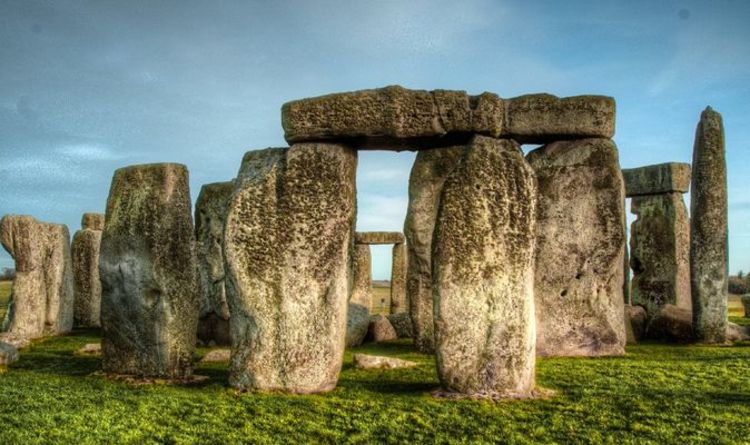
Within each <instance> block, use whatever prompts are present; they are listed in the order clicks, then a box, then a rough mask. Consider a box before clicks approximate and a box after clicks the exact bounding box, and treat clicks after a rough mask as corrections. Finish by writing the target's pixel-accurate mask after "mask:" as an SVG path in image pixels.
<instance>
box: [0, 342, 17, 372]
mask: <svg viewBox="0 0 750 445" xmlns="http://www.w3.org/2000/svg"><path fill="white" fill-rule="evenodd" d="M19 357H20V356H19V354H18V349H16V347H15V346H13V345H11V344H9V343H5V342H3V341H0V366H7V365H10V364H11V363H15V362H17V361H18V359H19Z"/></svg>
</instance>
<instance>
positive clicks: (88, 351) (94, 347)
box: [76, 343, 102, 355]
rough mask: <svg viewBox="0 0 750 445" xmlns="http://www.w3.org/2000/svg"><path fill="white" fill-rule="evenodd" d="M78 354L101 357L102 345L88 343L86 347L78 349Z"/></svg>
mask: <svg viewBox="0 0 750 445" xmlns="http://www.w3.org/2000/svg"><path fill="white" fill-rule="evenodd" d="M76 354H79V355H101V354H102V344H101V343H86V344H85V345H83V346H81V347H80V348H78V350H77V351H76Z"/></svg>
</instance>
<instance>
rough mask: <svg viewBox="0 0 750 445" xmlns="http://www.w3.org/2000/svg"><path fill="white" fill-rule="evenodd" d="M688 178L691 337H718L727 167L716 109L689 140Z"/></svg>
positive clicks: (723, 322) (725, 282) (722, 313)
mask: <svg viewBox="0 0 750 445" xmlns="http://www.w3.org/2000/svg"><path fill="white" fill-rule="evenodd" d="M692 174H693V177H692V182H691V183H690V290H691V294H692V301H693V332H694V334H695V338H696V340H698V341H700V342H705V343H723V342H724V341H725V340H726V331H727V292H728V286H729V271H728V253H727V252H728V251H727V244H728V239H727V171H726V160H725V153H724V125H723V123H722V118H721V115H720V114H719V113H717V112H716V111H714V110H712V109H711V107H707V108H706V109H705V110H704V111H703V113H701V118H700V121H699V122H698V127H697V128H696V130H695V145H694V146H693V171H692Z"/></svg>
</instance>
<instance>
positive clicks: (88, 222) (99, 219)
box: [81, 213, 104, 230]
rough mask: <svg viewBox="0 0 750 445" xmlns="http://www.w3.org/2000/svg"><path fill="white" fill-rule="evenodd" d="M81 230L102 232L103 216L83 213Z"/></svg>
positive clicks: (101, 214)
mask: <svg viewBox="0 0 750 445" xmlns="http://www.w3.org/2000/svg"><path fill="white" fill-rule="evenodd" d="M81 228H82V229H91V230H104V214H103V213H84V214H83V216H82V217H81Z"/></svg>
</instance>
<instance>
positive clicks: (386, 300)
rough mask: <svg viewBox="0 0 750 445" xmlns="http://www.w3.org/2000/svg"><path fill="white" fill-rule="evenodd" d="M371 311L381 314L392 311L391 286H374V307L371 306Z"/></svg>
mask: <svg viewBox="0 0 750 445" xmlns="http://www.w3.org/2000/svg"><path fill="white" fill-rule="evenodd" d="M381 304H382V306H381ZM370 313H372V314H381V315H388V314H390V313H391V288H390V287H378V286H373V287H372V307H371V308H370Z"/></svg>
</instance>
